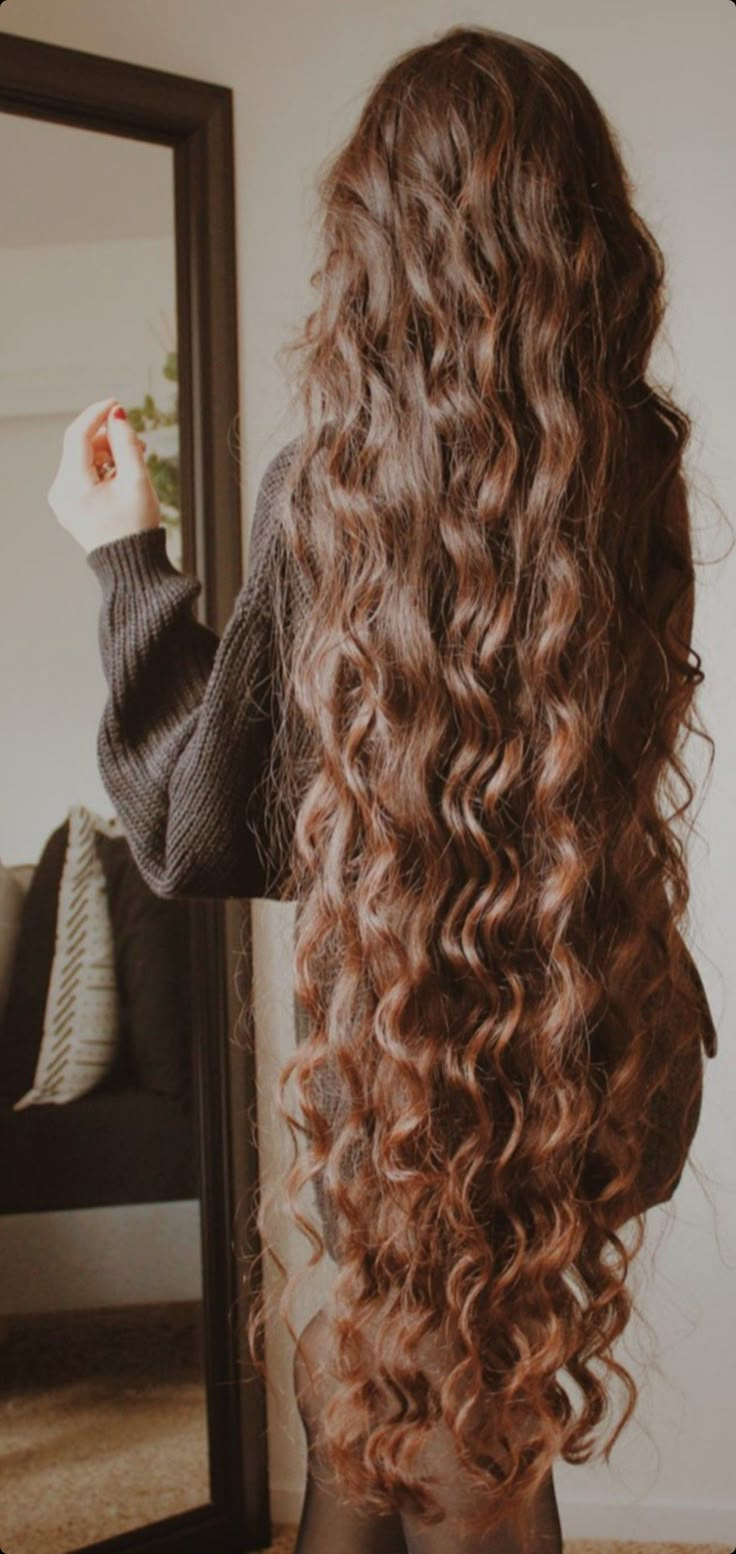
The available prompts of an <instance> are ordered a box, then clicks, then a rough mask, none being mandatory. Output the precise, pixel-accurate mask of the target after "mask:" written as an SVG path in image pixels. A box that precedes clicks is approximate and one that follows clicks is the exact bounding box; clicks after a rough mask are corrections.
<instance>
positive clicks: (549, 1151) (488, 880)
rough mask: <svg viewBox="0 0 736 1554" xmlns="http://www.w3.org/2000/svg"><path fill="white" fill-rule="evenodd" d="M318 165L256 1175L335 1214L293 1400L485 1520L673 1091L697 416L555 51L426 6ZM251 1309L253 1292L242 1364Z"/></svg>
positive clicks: (622, 1292) (579, 1315)
mask: <svg viewBox="0 0 736 1554" xmlns="http://www.w3.org/2000/svg"><path fill="white" fill-rule="evenodd" d="M319 192H320V195H321V208H322V233H323V239H324V256H323V262H322V263H321V266H320V268H319V269H318V270H316V271H315V272H314V274H313V276H312V283H313V284H315V283H317V284H318V286H319V298H318V302H317V305H316V306H315V308H314V310H313V311H312V312H311V313H310V315H309V317H308V319H307V321H306V324H304V325H303V327H302V328H301V330H300V332H299V335H298V336H297V338H296V339H295V340H293V341H291V342H289V343H288V345H287V347H286V350H287V352H293V353H294V356H295V358H297V359H298V363H299V366H298V369H297V381H298V385H299V394H300V403H301V406H302V408H303V412H304V421H305V424H306V432H305V435H304V437H303V438H302V439H301V440H300V443H299V448H298V451H297V453H296V456H295V457H294V460H293V463H292V465H291V468H290V471H289V476H288V500H287V501H286V502H285V504H284V512H285V516H284V523H285V527H286V538H287V543H288V550H289V552H290V554H291V557H292V561H293V565H294V566H295V567H296V568H298V569H299V572H300V574H301V576H302V578H303V579H304V581H305V586H307V587H308V589H309V597H310V613H309V622H308V628H307V629H306V630H305V632H304V633H303V634H302V636H301V638H300V640H299V641H298V642H295V643H288V642H284V643H283V649H284V653H287V652H290V654H291V657H290V661H289V662H290V668H289V676H288V680H289V690H290V695H291V697H292V698H293V703H294V705H295V706H296V707H297V708H298V710H299V714H300V716H301V718H302V719H303V722H304V726H306V727H308V728H309V729H310V730H311V731H312V735H313V739H314V748H315V750H317V752H318V756H317V759H316V763H315V767H314V770H313V773H312V778H311V780H310V782H309V785H308V788H307V791H306V792H305V795H304V798H303V801H302V802H301V805H300V808H299V811H298V814H297V815H296V816H295V817H294V866H293V895H294V896H295V898H296V899H297V902H298V908H297V920H296V951H295V987H296V996H297V998H298V1001H299V1004H300V1006H301V1008H302V1010H303V1011H304V1013H305V1014H306V1016H307V1019H308V1025H309V1036H308V1039H307V1040H306V1041H304V1042H303V1043H301V1044H300V1045H298V1047H297V1050H296V1051H295V1053H294V1055H293V1056H292V1057H291V1058H290V1060H289V1062H288V1063H287V1065H286V1067H285V1068H284V1069H283V1071H282V1074H281V1078H280V1082H279V1089H278V1096H277V1105H278V1110H279V1113H280V1115H281V1116H282V1118H283V1119H284V1120H285V1121H286V1123H287V1125H288V1127H289V1130H290V1134H291V1138H292V1144H293V1148H294V1157H293V1159H292V1162H291V1164H290V1166H289V1169H288V1172H287V1174H286V1176H285V1178H284V1180H283V1183H282V1184H281V1185H282V1187H283V1189H284V1190H285V1193H286V1198H287V1203H288V1206H289V1210H290V1213H291V1214H292V1215H293V1217H294V1220H295V1221H296V1223H297V1224H298V1225H299V1226H300V1227H301V1228H302V1229H303V1230H305V1232H306V1234H307V1235H308V1237H309V1238H310V1239H311V1241H312V1245H313V1248H314V1250H313V1254H312V1256H311V1260H310V1263H309V1267H310V1268H311V1267H312V1266H313V1264H314V1262H315V1261H317V1260H318V1259H319V1257H320V1256H321V1254H322V1252H323V1250H324V1241H323V1238H322V1236H321V1234H320V1232H319V1229H318V1227H317V1225H316V1222H315V1221H314V1220H313V1219H311V1218H309V1217H308V1216H307V1215H305V1213H304V1212H303V1210H302V1209H301V1208H300V1207H299V1206H298V1202H297V1199H298V1195H299V1193H300V1191H301V1189H302V1188H303V1187H304V1186H305V1184H306V1183H307V1182H308V1181H310V1180H313V1179H317V1180H319V1181H321V1182H322V1183H323V1188H324V1191H325V1192H326V1194H327V1195H328V1197H329V1202H330V1204H331V1205H332V1209H333V1212H334V1215H335V1220H336V1223H337V1225H338V1226H339V1235H340V1254H339V1263H338V1270H337V1275H336V1278H335V1282H334V1286H333V1289H332V1293H331V1297H330V1299H331V1320H332V1323H333V1328H334V1368H335V1374H336V1375H337V1376H338V1378H339V1380H340V1382H341V1386H340V1388H339V1390H338V1392H337V1394H336V1395H335V1397H334V1399H333V1400H332V1402H331V1404H330V1407H329V1409H328V1410H327V1413H326V1416H325V1418H324V1421H323V1424H324V1430H325V1439H326V1444H327V1447H328V1449H329V1456H330V1460H331V1462H332V1464H333V1467H334V1469H335V1471H336V1473H337V1474H338V1476H339V1480H340V1482H341V1483H342V1485H343V1486H344V1488H345V1491H346V1492H347V1493H348V1495H349V1496H350V1497H352V1498H353V1499H354V1500H355V1501H356V1502H357V1503H359V1504H360V1505H361V1506H362V1507H363V1508H364V1509H366V1510H374V1511H375V1512H378V1513H381V1512H386V1511H388V1510H392V1509H396V1508H397V1507H398V1506H409V1507H411V1508H413V1509H414V1510H416V1511H417V1512H418V1513H419V1514H420V1515H421V1516H426V1518H427V1520H428V1521H430V1520H436V1519H437V1515H438V1512H437V1507H436V1503H435V1502H434V1501H433V1498H432V1494H431V1490H430V1489H429V1487H428V1483H427V1481H426V1480H424V1479H422V1477H421V1474H420V1473H419V1472H418V1471H414V1469H415V1463H416V1461H417V1456H418V1453H419V1451H420V1448H421V1446H422V1442H423V1441H424V1440H425V1439H426V1438H427V1436H428V1434H429V1432H431V1430H432V1427H433V1425H434V1424H435V1422H436V1421H438V1420H440V1419H442V1420H444V1422H445V1425H446V1426H447V1427H448V1428H449V1430H450V1431H451V1433H452V1436H453V1439H454V1442H455V1445H456V1447H457V1451H458V1454H459V1456H460V1459H461V1461H462V1462H463V1464H464V1465H465V1467H466V1470H467V1472H468V1474H469V1475H470V1478H471V1480H472V1483H473V1484H474V1485H475V1487H476V1489H477V1505H478V1517H477V1522H476V1523H475V1524H474V1525H475V1526H477V1528H478V1529H479V1530H482V1531H483V1532H487V1531H489V1530H490V1529H491V1528H493V1527H494V1526H495V1525H496V1524H497V1523H499V1522H500V1521H501V1520H502V1519H505V1518H509V1516H519V1518H521V1517H522V1516H523V1511H524V1507H525V1506H526V1505H528V1503H529V1501H530V1499H531V1497H532V1496H533V1495H534V1493H535V1491H536V1490H537V1489H538V1487H539V1486H540V1484H541V1483H542V1481H543V1479H544V1478H545V1476H546V1475H547V1474H548V1472H549V1469H550V1466H551V1464H552V1463H553V1462H554V1461H555V1459H557V1458H558V1457H562V1458H563V1459H565V1460H566V1461H567V1462H571V1463H577V1462H583V1461H586V1460H587V1459H588V1458H589V1457H590V1456H591V1455H592V1453H593V1451H594V1450H595V1449H596V1447H598V1446H599V1445H600V1442H599V1440H598V1439H597V1435H596V1432H597V1429H598V1427H599V1426H601V1424H603V1423H604V1422H605V1421H606V1419H607V1415H608V1413H609V1410H610V1394H611V1392H612V1388H613V1383H614V1381H615V1380H616V1379H617V1380H618V1382H619V1383H621V1384H622V1385H623V1389H624V1392H625V1407H624V1410H623V1416H622V1417H621V1418H620V1420H619V1422H618V1424H617V1425H616V1426H615V1428H613V1427H611V1429H612V1433H609V1435H608V1437H607V1438H606V1439H605V1442H604V1444H603V1454H604V1456H605V1458H606V1460H607V1459H608V1456H609V1454H610V1451H611V1448H612V1446H613V1443H614V1441H615V1440H616V1438H617V1436H618V1435H619V1433H620V1431H621V1430H622V1428H623V1426H624V1425H625V1424H626V1422H627V1421H628V1419H629V1418H630V1417H631V1415H632V1413H633V1411H634V1407H635V1403H636V1399H637V1387H636V1384H635V1382H634V1380H633V1377H632V1376H631V1375H630V1374H629V1373H628V1371H627V1370H626V1368H625V1366H624V1365H623V1364H622V1363H621V1361H620V1360H619V1359H617V1358H616V1357H615V1355H614V1346H615V1344H616V1341H617V1339H618V1338H619V1336H620V1335H621V1334H622V1333H623V1330H624V1328H625V1327H626V1325H627V1322H628V1320H629V1317H630V1315H631V1311H632V1297H631V1294H630V1292H629V1290H628V1288H627V1274H628V1270H629V1266H630V1263H631V1261H632V1259H633V1258H634V1257H635V1256H636V1254H637V1252H638V1251H639V1249H640V1246H641V1244H642V1240H643V1235H644V1221H643V1209H644V1208H645V1207H646V1206H648V1204H649V1203H651V1202H653V1201H660V1200H662V1199H665V1198H667V1197H668V1196H669V1195H670V1194H671V1191H672V1189H673V1186H674V1185H675V1183H676V1181H677V1179H678V1178H679V1174H680V1172H681V1171H682V1168H683V1165H684V1161H685V1158H686V1156H687V1152H688V1148H689V1143H690V1139H691V1137H692V1133H693V1129H694V1125H695V1120H696V1116H697V1108H698V1103H699V1091H698V1083H699V1073H700V1065H701V1060H702V1055H703V1044H704V1043H706V1042H707V1039H708V1037H707V1032H706V1029H705V1027H706V1024H707V1021H706V1019H705V1017H704V1014H703V1008H702V1004H701V1002H699V999H698V994H697V989H696V988H695V984H694V979H693V970H692V962H691V961H690V957H689V955H688V952H687V950H686V948H685V944H684V940H683V938H682V936H681V934H680V932H679V931H678V926H677V925H678V922H679V921H680V920H681V919H682V918H683V915H684V913H685V909H686V907H687V902H688V896H689V885H688V875H687V864H686V854H685V845H684V841H683V839H682V838H681V837H680V836H679V835H678V822H679V821H681V820H682V819H684V818H685V816H686V811H687V809H688V806H689V805H690V804H691V803H692V799H693V796H694V786H693V783H692V781H691V779H690V778H689V776H688V773H687V770H686V768H685V765H684V760H683V744H684V740H685V737H686V735H687V734H688V733H689V732H692V731H697V732H699V733H703V729H702V724H701V723H700V721H699V720H696V718H695V715H694V706H693V697H694V692H695V689H696V687H697V686H698V685H699V684H700V682H701V681H702V680H703V678H704V676H703V671H702V665H701V659H700V657H699V655H698V653H697V652H695V651H694V649H693V648H692V647H691V644H690V635H691V626H692V614H693V597H694V563H693V556H692V549H691V536H690V521H689V514H688V501H687V483H686V480H685V476H684V473H683V468H682V465H683V453H684V449H685V445H686V442H687V439H688V437H689V435H690V430H691V427H690V420H689V417H688V415H687V414H686V413H685V411H684V410H682V409H681V408H678V406H677V405H676V404H675V403H674V402H673V399H672V398H671V396H670V395H669V394H668V392H666V391H665V390H664V389H663V388H661V387H654V386H653V385H652V383H651V382H649V381H647V378H646V374H647V366H648V361H649V356H650V351H651V348H652V344H653V341H654V339H655V336H656V334H657V331H658V328H659V326H660V322H661V320H662V316H663V312H664V263H663V257H662V253H661V250H660V248H659V246H658V244H657V242H656V240H655V238H654V236H653V235H652V233H651V232H650V231H649V230H648V228H647V227H646V225H645V223H644V222H643V220H642V219H641V217H640V216H639V215H638V214H637V213H636V211H635V209H634V207H633V203H632V187H631V182H630V180H629V178H628V177H627V174H626V172H625V170H624V167H623V165H622V159H621V154H620V151H619V148H618V144H617V140H616V136H615V133H614V131H613V129H612V127H611V125H610V124H609V123H608V122H607V120H606V118H605V116H604V114H603V112H602V111H601V109H600V107H599V106H598V105H597V103H596V102H595V100H594V98H593V96H592V95H591V92H590V91H589V89H588V88H587V87H586V86H585V84H584V83H583V81H582V80H581V79H580V77H579V76H578V75H577V74H576V72H575V71H574V70H573V69H571V67H570V66H569V65H568V64H566V63H565V62H564V61H562V60H561V59H560V58H558V57H557V56H556V55H555V54H553V53H550V52H549V50H547V49H544V48H540V47H538V46H536V45H533V44H531V43H529V42H527V41H523V40H520V39H518V38H514V37H510V36H508V35H506V34H504V33H500V32H497V31H492V30H490V29H488V28H482V27H476V26H473V27H465V26H456V27H452V28H451V29H450V30H449V31H445V32H444V33H443V34H442V35H441V36H439V37H437V38H435V39H433V40H432V41H430V42H428V43H426V44H424V45H422V46H420V47H415V48H412V49H410V50H408V51H407V52H405V53H403V54H402V55H401V56H400V57H399V58H398V59H396V60H395V62H394V63H393V64H391V66H390V68H388V69H387V70H386V71H385V73H384V74H383V75H382V76H381V77H380V79H379V80H378V81H377V84H375V85H374V86H373V88H372V90H371V91H370V95H369V96H368V99H367V101H366V103H365V106H364V107H363V110H362V112H361V114H360V117H359V121H358V124H357V127H356V128H355V129H354V131H353V132H352V133H351V134H350V136H349V138H348V139H347V141H346V143H345V144H344V145H343V146H342V147H341V149H340V150H339V152H338V153H337V155H334V156H333V157H332V159H331V161H330V163H329V166H328V167H327V168H326V170H325V171H323V173H322V175H321V178H320V183H319ZM704 737H705V739H706V740H707V742H708V744H709V745H710V746H711V747H712V745H713V741H712V740H711V739H710V736H709V735H708V734H704ZM668 806H671V808H669V809H668ZM706 1050H707V1048H706ZM683 1076H689V1077H687V1078H686V1083H687V1084H688V1085H689V1094H690V1095H691V1097H692V1099H691V1101H688V1103H687V1104H685V1100H684V1098H683V1096H684V1092H683V1090H682V1084H683ZM336 1081H337V1083H338V1086H339V1090H340V1094H341V1097H342V1104H341V1106H340V1108H339V1109H338V1111H337V1112H336V1111H335V1109H334V1106H332V1105H328V1104H327V1101H326V1097H327V1096H328V1095H329V1094H330V1093H331V1094H332V1095H333V1096H334V1093H335V1091H334V1086H335V1082H336ZM290 1082H291V1083H292V1084H293V1087H294V1091H295V1096H296V1100H297V1103H298V1110H297V1111H295V1110H294V1109H293V1105H292V1104H289V1103H287V1099H286V1093H287V1086H288V1084H289V1083H290ZM673 1082H677V1084H678V1085H679V1086H680V1090H679V1094H680V1100H679V1101H678V1103H677V1104H678V1105H679V1107H680V1110H679V1112H678V1128H677V1136H676V1137H675V1138H674V1140H671V1141H670V1158H669V1159H668V1160H665V1161H664V1164H662V1158H661V1157H660V1155H658V1153H657V1144H658V1142H661V1140H660V1138H659V1132H658V1129H661V1128H662V1126H663V1124H662V1113H661V1107H662V1105H664V1103H665V1102H666V1101H667V1098H668V1097H669V1098H670V1101H671V1098H672V1091H671V1086H672V1084H673ZM300 1139H301V1141H302V1149H301V1152H300V1148H299V1141H300ZM652 1160H654V1161H655V1162H657V1161H658V1162H659V1165H658V1166H657V1169H658V1170H659V1176H657V1175H656V1171H655V1174H654V1176H652V1165H651V1162H652ZM648 1173H649V1175H648ZM629 1220H630V1221H631V1222H632V1225H633V1228H634V1236H633V1242H632V1244H631V1245H629V1244H627V1242H626V1241H625V1240H624V1239H623V1237H622V1236H621V1235H620V1234H619V1230H620V1227H621V1226H622V1224H623V1223H624V1222H625V1221H629ZM263 1227H264V1221H263V1218H261V1229H262V1230H263ZM274 1255H275V1254H274ZM276 1260H277V1261H279V1259H278V1258H276ZM280 1266H281V1267H282V1269H283V1264H280ZM302 1272H305V1270H303V1271H302ZM293 1282H294V1281H293V1280H292V1281H291V1283H290V1285H289V1292H291V1287H292V1284H293ZM284 1301H285V1297H283V1296H282V1305H281V1309H282V1314H283V1309H284ZM262 1322H263V1307H262V1305H261V1303H260V1301H259V1300H256V1302H255V1304H254V1307H253V1309H252V1310H251V1313H250V1317H249V1341H250V1346H251V1356H252V1358H253V1359H254V1360H256V1363H258V1362H259V1356H258V1334H259V1331H260V1327H259V1324H261V1325H262ZM289 1326H290V1331H292V1332H293V1329H292V1328H291V1324H289ZM369 1327H370V1330H371V1333H372V1335H373V1345H374V1358H373V1361H372V1363H371V1364H370V1365H369V1364H368V1362H367V1361H366V1358H365V1355H364V1353H363V1351H362V1347H361V1344H360V1341H359V1340H360V1334H361V1333H363V1332H366V1331H367V1330H368V1328H369ZM427 1340H431V1341H432V1342H433V1343H434V1344H435V1351H434V1352H435V1353H437V1352H440V1353H443V1354H444V1355H445V1356H446V1357H447V1359H446V1368H445V1371H444V1374H439V1375H437V1374H435V1375H432V1374H431V1367H428V1366H425V1365H424V1364H423V1363H422V1344H426V1341H427ZM438 1346H439V1347H438ZM376 1355H377V1356H378V1360H376V1357H375V1356H376ZM571 1384H572V1385H571ZM520 1524H521V1523H520Z"/></svg>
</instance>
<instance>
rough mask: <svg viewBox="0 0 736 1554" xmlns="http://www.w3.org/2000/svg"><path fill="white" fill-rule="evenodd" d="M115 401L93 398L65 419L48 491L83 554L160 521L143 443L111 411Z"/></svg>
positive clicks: (152, 527)
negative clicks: (57, 462)
mask: <svg viewBox="0 0 736 1554" xmlns="http://www.w3.org/2000/svg"><path fill="white" fill-rule="evenodd" d="M117 405H118V401H117V400H116V399H114V398H110V399H101V400H97V401H96V403H95V404H93V405H88V406H87V408H86V410H82V411H80V414H79V415H78V416H76V417H75V419H74V420H73V421H71V422H70V423H69V425H68V427H67V428H66V431H65V433H64V444H63V450H62V455H61V460H60V462H59V467H58V469H57V471H56V474H55V476H54V479H53V482H52V484H51V487H50V489H49V492H48V502H49V506H50V508H51V510H52V512H53V513H54V514H55V516H56V518H57V520H58V522H59V523H60V524H61V527H62V528H63V529H66V530H67V532H68V533H69V534H71V536H72V539H75V540H76V541H77V544H78V545H81V546H82V549H83V550H84V551H85V552H87V553H88V552H89V551H90V550H93V549H94V547H95V546H96V545H105V544H107V543H108V542H109V541H110V540H116V539H122V538H123V537H124V536H125V535H126V534H137V533H139V532H140V531H141V530H142V529H156V528H158V526H159V524H160V523H161V508H160V504H159V500H158V496H157V495H156V491H155V489H154V486H153V483H152V481H151V477H150V475H149V473H148V470H147V469H146V462H145V458H144V445H143V443H142V442H141V439H140V437H139V436H138V434H137V432H135V431H134V429H133V427H132V426H131V424H130V421H128V419H127V417H124V416H120V417H118V416H116V415H115V414H114V411H115V409H116V408H117Z"/></svg>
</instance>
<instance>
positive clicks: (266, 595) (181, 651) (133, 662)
mask: <svg viewBox="0 0 736 1554" xmlns="http://www.w3.org/2000/svg"><path fill="white" fill-rule="evenodd" d="M296 441H297V440H296V439H293V440H292V441H291V442H289V443H287V444H286V445H285V446H284V447H283V448H281V449H280V451H279V452H278V453H277V454H276V455H275V457H274V458H272V459H271V462H270V464H269V465H268V467H267V469H266V472H265V474H264V476H263V479H262V481H261V484H260V488H259V491H258V497H257V501H256V507H255V513H254V517H253V526H252V532H251V540H250V553H249V565H248V575H247V578H246V581H245V583H244V584H243V586H242V588H241V589H240V592H239V594H238V597H237V600H236V603H235V607H234V610H233V613H232V615H231V618H230V620H229V622H228V624H227V626H226V628H225V631H224V632H223V635H222V638H221V639H220V638H219V637H218V635H217V634H216V632H214V631H213V630H211V629H210V628H209V627H208V626H205V625H203V624H202V623H201V622H200V621H197V620H196V618H195V616H194V614H193V610H192V606H193V603H194V601H195V600H196V598H197V597H198V595H199V593H200V592H201V588H202V584H201V582H200V581H199V580H198V579H197V578H195V577H189V576H186V575H184V574H182V573H181V572H179V571H178V570H177V569H176V567H174V566H173V565H172V563H171V561H170V560H169V557H168V555H167V552H166V531H165V529H164V527H163V525H159V526H158V528H155V529H144V530H142V531H141V532H140V533H136V534H128V535H124V536H123V537H122V538H120V539H116V540H111V541H109V542H107V543H106V544H103V545H98V546H96V547H95V548H94V549H93V550H91V551H89V552H88V555H87V562H88V564H89V566H90V567H91V569H92V571H93V572H94V573H95V575H96V576H97V578H98V579H99V582H100V584H101V587H102V603H101V608H100V615H99V624H98V640H99V646H100V653H101V658H102V666H103V670H104V673H105V677H106V680H107V683H108V687H109V697H108V700H107V703H106V706H105V709H104V712H103V716H102V720H101V723H100V727H99V731H98V737H97V756H98V761H99V767H100V773H101V776H102V779H103V782H104V785H105V788H106V790H107V793H108V794H109V796H110V799H111V800H112V803H113V804H114V806H115V808H116V810H117V812H118V814H119V816H120V818H121V820H122V822H123V825H124V827H125V832H126V835H127V838H128V841H129V844H130V848H131V851H132V853H133V856H134V858H135V861H136V863H137V865H138V867H139V869H140V872H141V874H142V875H143V878H144V879H145V881H146V883H147V884H148V885H149V886H150V888H151V889H152V890H154V891H155V892H156V893H157V894H158V895H161V896H211V897H238V898H245V897H254V896H263V897H269V898H273V899H276V900H280V899H283V895H282V891H283V886H284V881H285V879H286V875H287V867H288V857H289V844H290V838H289V837H288V836H284V834H283V828H279V827H278V826H276V824H275V815H276V810H277V806H278V807H280V805H281V804H283V803H284V801H285V802H286V805H287V807H291V808H292V809H293V812H294V813H295V812H296V807H297V806H298V798H299V795H298V793H297V791H296V782H297V773H298V771H299V770H301V768H299V767H298V764H297V763H294V764H293V765H292V763H290V762H288V761H285V760H282V761H281V764H280V765H279V762H278V754H277V753H276V752H275V750H274V746H273V736H274V731H275V729H276V728H277V727H279V725H280V723H281V719H282V706H281V701H282V697H281V694H280V683H281V681H280V672H279V670H280V666H279V665H278V663H277V662H276V652H275V642H274V632H273V597H274V591H275V589H276V587H277V586H279V585H280V583H281V582H283V580H284V578H286V584H287V592H286V595H285V607H284V609H285V615H286V620H287V622H288V627H289V630H290V631H291V630H292V629H293V631H295V632H296V631H298V628H299V619H300V617H303V614H304V609H305V604H306V596H305V593H304V590H303V587H302V586H301V585H300V582H299V580H298V579H294V578H293V570H294V569H293V567H292V568H291V570H290V571H289V568H288V563H287V560H286V551H285V542H284V537H283V534H282V529H281V524H280V522H279V518H280V511H281V509H280V501H279V498H280V495H281V492H282V488H283V482H284V477H285V475H286V472H287V470H288V467H289V462H290V459H291V456H292V453H293V450H294V448H295V446H296ZM287 573H288V576H287ZM300 744H301V747H302V748H304V747H305V744H306V741H305V736H304V731H303V729H296V730H295V731H294V733H293V735H292V738H291V739H290V741H288V746H290V747H291V748H293V749H298V748H299V747H300ZM284 748H287V746H285V747H284Z"/></svg>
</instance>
